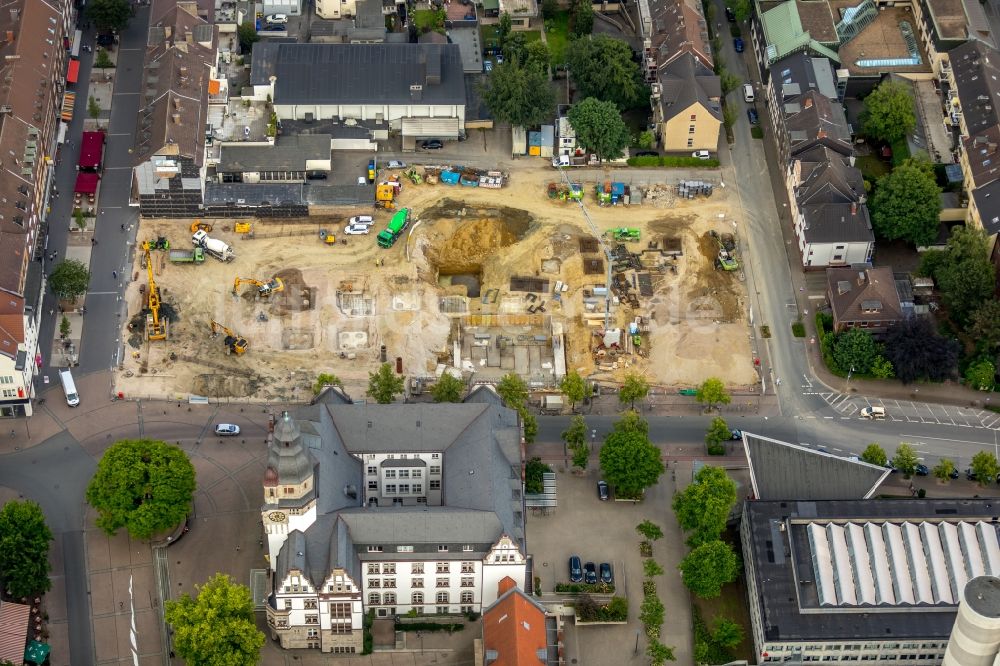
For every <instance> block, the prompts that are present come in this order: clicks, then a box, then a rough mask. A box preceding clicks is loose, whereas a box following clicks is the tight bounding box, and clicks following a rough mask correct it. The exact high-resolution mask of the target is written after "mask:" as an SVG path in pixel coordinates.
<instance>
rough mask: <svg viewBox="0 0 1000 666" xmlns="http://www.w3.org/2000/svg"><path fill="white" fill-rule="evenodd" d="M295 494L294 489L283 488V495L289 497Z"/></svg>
mask: <svg viewBox="0 0 1000 666" xmlns="http://www.w3.org/2000/svg"><path fill="white" fill-rule="evenodd" d="M294 492H295V488H285V494H286V495H291V494H293V493H294Z"/></svg>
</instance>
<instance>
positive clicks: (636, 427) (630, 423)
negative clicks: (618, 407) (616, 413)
mask: <svg viewBox="0 0 1000 666" xmlns="http://www.w3.org/2000/svg"><path fill="white" fill-rule="evenodd" d="M612 428H614V429H615V430H618V431H621V432H638V433H641V434H643V435H645V436H647V437H648V436H649V423H647V422H646V420H645V419H644V418H642V417H641V416H639V412H637V411H635V410H634V409H630V410H628V411H625V412H623V413H622V416H621V418H620V419H618V420H617V421H615V423H614V425H613V426H612Z"/></svg>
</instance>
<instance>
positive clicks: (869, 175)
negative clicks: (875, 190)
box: [854, 155, 889, 183]
mask: <svg viewBox="0 0 1000 666" xmlns="http://www.w3.org/2000/svg"><path fill="white" fill-rule="evenodd" d="M854 165H855V166H856V167H857V168H858V169H859V170H860V171H861V175H862V176H864V177H865V179H866V180H870V181H872V182H873V183H874V182H875V181H877V180H878V179H879V178H881V177H882V176H884V175H886V174H887V173H889V165H888V164H886V163H885V162H883V161H882V160H881V159H879V158H878V156H877V155H862V156H860V157H858V158H857V159H856V160H855V161H854Z"/></svg>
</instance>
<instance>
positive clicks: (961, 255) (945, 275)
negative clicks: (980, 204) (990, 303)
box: [920, 224, 996, 326]
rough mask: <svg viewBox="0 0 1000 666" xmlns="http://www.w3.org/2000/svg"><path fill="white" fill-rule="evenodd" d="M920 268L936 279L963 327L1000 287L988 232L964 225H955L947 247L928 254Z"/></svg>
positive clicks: (943, 295) (942, 295)
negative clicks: (991, 255)
mask: <svg viewBox="0 0 1000 666" xmlns="http://www.w3.org/2000/svg"><path fill="white" fill-rule="evenodd" d="M920 270H921V272H922V273H924V274H925V275H929V276H930V277H932V278H934V281H935V282H936V283H937V287H938V289H939V290H940V291H941V301H942V302H943V303H944V305H945V307H947V308H948V313H949V314H950V315H951V318H952V320H953V321H955V322H956V323H957V324H959V325H960V326H965V325H966V323H967V322H969V321H970V319H971V317H972V315H973V313H974V312H976V311H977V310H978V309H979V308H980V306H982V305H983V304H984V303H986V301H987V300H992V298H993V292H994V289H996V273H995V269H994V268H993V263H992V262H991V261H990V251H989V242H988V241H987V239H986V235H985V234H984V233H983V232H982V231H981V230H979V229H969V228H968V227H966V226H964V225H961V224H960V225H957V226H955V227H953V228H952V230H951V235H950V236H949V237H948V246H947V248H946V249H944V250H931V251H929V252H926V253H924V257H923V258H922V259H921V263H920ZM994 302H995V301H994ZM984 323H985V322H984Z"/></svg>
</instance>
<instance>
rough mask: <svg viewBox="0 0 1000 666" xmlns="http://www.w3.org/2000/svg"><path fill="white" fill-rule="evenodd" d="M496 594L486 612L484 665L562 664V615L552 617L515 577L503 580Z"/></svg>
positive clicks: (484, 618)
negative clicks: (560, 650) (523, 588)
mask: <svg viewBox="0 0 1000 666" xmlns="http://www.w3.org/2000/svg"><path fill="white" fill-rule="evenodd" d="M497 595H498V596H497V600H496V601H494V602H493V604H491V605H490V606H489V607H488V608H486V609H484V610H483V666H549V665H550V664H551V665H552V666H555V665H556V664H559V663H561V662H560V659H559V645H558V642H559V639H558V638H557V637H558V635H559V633H560V631H561V628H560V627H559V626H558V622H559V616H552V617H549V616H548V614H547V613H546V611H545V607H544V606H542V605H541V604H540V603H538V602H537V601H535V600H534V599H532V598H531V596H529V595H528V594H525V593H524V591H523V590H521V589H520V588H518V587H517V582H516V581H515V580H514V579H513V578H510V577H507V578H504V579H502V580H501V581H500V583H499V589H498V590H497ZM550 636H551V638H550ZM477 666H478V665H477Z"/></svg>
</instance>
